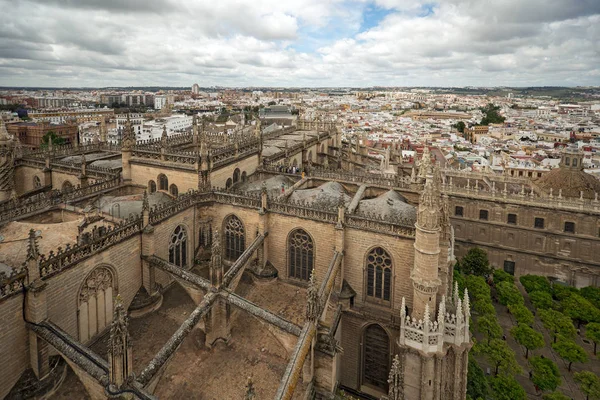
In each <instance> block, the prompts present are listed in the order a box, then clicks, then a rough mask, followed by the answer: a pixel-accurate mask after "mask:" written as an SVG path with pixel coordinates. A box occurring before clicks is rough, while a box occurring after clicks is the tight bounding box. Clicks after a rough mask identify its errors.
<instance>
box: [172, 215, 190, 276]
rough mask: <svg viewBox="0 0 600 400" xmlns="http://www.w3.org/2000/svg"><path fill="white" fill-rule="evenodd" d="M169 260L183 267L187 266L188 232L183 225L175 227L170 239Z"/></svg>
mask: <svg viewBox="0 0 600 400" xmlns="http://www.w3.org/2000/svg"><path fill="white" fill-rule="evenodd" d="M169 262H170V263H171V264H175V265H177V266H178V267H181V268H185V267H186V266H187V233H186V231H185V228H184V227H183V226H181V225H179V226H178V227H177V228H175V230H174V231H173V234H172V235H171V240H170V241H169Z"/></svg>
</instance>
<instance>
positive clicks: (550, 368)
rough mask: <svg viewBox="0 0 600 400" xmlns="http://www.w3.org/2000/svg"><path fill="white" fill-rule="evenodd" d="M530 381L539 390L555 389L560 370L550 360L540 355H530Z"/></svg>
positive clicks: (558, 382)
mask: <svg viewBox="0 0 600 400" xmlns="http://www.w3.org/2000/svg"><path fill="white" fill-rule="evenodd" d="M529 363H530V364H531V368H532V375H531V381H532V382H533V384H534V385H536V386H537V387H538V388H539V389H540V390H542V391H546V390H556V388H557V387H559V386H560V381H561V380H560V372H559V371H558V367H557V366H556V364H555V363H554V362H552V360H550V359H548V358H541V357H531V360H530V361H529Z"/></svg>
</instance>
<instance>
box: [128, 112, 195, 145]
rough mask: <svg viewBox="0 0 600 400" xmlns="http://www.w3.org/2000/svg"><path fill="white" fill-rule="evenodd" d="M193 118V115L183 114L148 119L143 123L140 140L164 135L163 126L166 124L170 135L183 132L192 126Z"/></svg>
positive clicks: (138, 136) (139, 135)
mask: <svg viewBox="0 0 600 400" xmlns="http://www.w3.org/2000/svg"><path fill="white" fill-rule="evenodd" d="M193 119H194V118H193V117H191V116H188V115H183V114H182V115H173V116H170V117H166V118H160V119H156V120H154V121H147V122H145V123H144V124H143V126H142V129H141V131H140V133H139V134H138V135H137V138H138V139H139V140H148V139H158V138H160V137H161V136H162V132H163V127H165V126H166V127H167V135H168V136H171V135H174V134H177V133H183V132H185V131H187V130H189V129H190V128H191V126H192V122H193ZM136 133H137V132H136Z"/></svg>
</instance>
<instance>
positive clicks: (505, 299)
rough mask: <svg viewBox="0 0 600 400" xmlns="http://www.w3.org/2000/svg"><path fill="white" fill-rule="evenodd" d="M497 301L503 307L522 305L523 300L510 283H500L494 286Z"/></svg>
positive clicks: (517, 290)
mask: <svg viewBox="0 0 600 400" xmlns="http://www.w3.org/2000/svg"><path fill="white" fill-rule="evenodd" d="M496 291H497V292H498V300H499V301H500V303H501V304H504V305H505V306H507V305H509V304H523V303H524V302H525V300H524V299H523V295H522V294H521V292H519V289H518V288H517V287H516V286H515V285H514V284H513V283H510V282H500V283H499V284H497V285H496Z"/></svg>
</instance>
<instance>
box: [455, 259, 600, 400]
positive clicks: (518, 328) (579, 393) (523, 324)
mask: <svg viewBox="0 0 600 400" xmlns="http://www.w3.org/2000/svg"><path fill="white" fill-rule="evenodd" d="M454 281H455V283H456V284H457V285H458V286H459V289H460V290H461V291H462V290H463V288H465V287H466V288H467V289H468V293H469V297H470V302H471V309H472V314H471V318H472V323H471V325H470V326H471V331H472V334H473V341H474V346H473V351H472V355H471V356H470V359H469V377H468V380H469V383H468V385H467V398H468V399H471V400H478V399H484V400H487V399H491V400H500V399H507V400H508V399H510V400H520V399H527V398H542V399H544V400H564V399H576V400H577V399H581V400H583V399H586V400H600V378H598V376H600V361H599V360H598V357H597V343H598V342H600V309H599V308H598V305H599V303H600V289H599V288H594V287H586V288H582V289H577V288H574V287H569V286H566V285H565V284H562V283H561V282H552V281H550V280H549V279H547V278H546V277H543V276H534V275H525V276H521V277H520V278H519V279H516V278H515V277H514V276H512V275H511V274H509V273H507V272H505V271H503V270H500V269H493V268H492V267H491V266H490V263H489V261H488V259H487V254H486V253H485V251H483V250H481V249H477V248H475V249H471V250H469V252H468V253H467V254H466V255H465V256H464V257H463V258H462V259H460V260H458V262H457V264H456V267H455V270H454Z"/></svg>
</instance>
